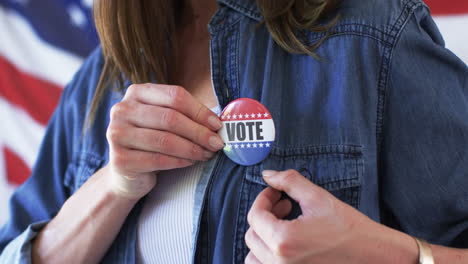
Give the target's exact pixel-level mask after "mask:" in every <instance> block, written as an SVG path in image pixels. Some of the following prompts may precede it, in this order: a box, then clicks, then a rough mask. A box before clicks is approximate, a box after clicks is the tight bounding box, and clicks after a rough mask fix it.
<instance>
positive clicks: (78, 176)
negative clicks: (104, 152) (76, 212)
mask: <svg viewBox="0 0 468 264" xmlns="http://www.w3.org/2000/svg"><path fill="white" fill-rule="evenodd" d="M103 163H104V159H103V158H101V157H99V156H98V155H95V154H92V153H87V152H82V153H79V155H76V156H75V157H74V158H73V159H72V161H71V162H70V163H69V164H68V167H67V170H66V172H65V178H64V185H65V186H66V187H67V188H68V189H69V190H70V194H73V193H74V192H76V191H77V190H78V189H79V188H80V187H81V186H82V185H83V184H84V183H85V182H86V181H87V180H88V179H89V178H90V177H91V175H93V174H94V173H95V172H96V171H97V170H98V169H99V168H101V167H102V165H103Z"/></svg>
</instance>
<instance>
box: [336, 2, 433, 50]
mask: <svg viewBox="0 0 468 264" xmlns="http://www.w3.org/2000/svg"><path fill="white" fill-rule="evenodd" d="M339 12H340V21H339V23H338V24H337V25H336V27H335V28H334V32H333V33H334V34H343V33H350V34H358V35H362V36H366V35H367V36H370V37H373V38H375V39H378V40H381V41H384V42H385V43H394V41H395V40H396V39H397V38H398V35H399V34H401V32H402V31H403V29H404V28H405V26H406V24H407V23H408V21H410V19H411V18H412V17H413V16H414V15H415V14H416V13H417V14H418V15H419V16H420V17H424V16H427V17H430V11H429V8H428V7H427V5H426V4H425V3H424V2H423V1H422V0H346V1H343V2H342V4H341V6H340V10H339Z"/></svg>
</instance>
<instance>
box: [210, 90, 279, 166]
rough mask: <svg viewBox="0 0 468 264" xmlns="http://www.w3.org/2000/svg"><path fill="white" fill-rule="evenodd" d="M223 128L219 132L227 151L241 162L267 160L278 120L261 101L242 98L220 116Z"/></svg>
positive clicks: (236, 161) (227, 153)
mask: <svg viewBox="0 0 468 264" xmlns="http://www.w3.org/2000/svg"><path fill="white" fill-rule="evenodd" d="M220 119H221V122H222V123H223V128H221V130H220V131H219V132H218V133H219V135H220V136H221V138H222V139H223V141H224V143H225V147H224V149H223V150H224V153H225V154H226V156H228V157H229V158H230V159H231V160H232V161H234V162H235V163H238V164H240V165H245V166H248V165H253V164H256V163H259V162H261V161H262V160H264V159H265V158H266V157H267V156H268V154H269V153H270V150H271V145H272V143H273V141H274V140H275V124H274V123H273V119H272V118H271V114H270V112H269V111H268V110H267V109H266V107H265V106H264V105H262V104H261V103H260V102H258V101H256V100H253V99H249V98H240V99H237V100H234V101H232V102H231V103H229V104H228V105H227V106H226V108H224V110H223V112H222V113H221V116H220Z"/></svg>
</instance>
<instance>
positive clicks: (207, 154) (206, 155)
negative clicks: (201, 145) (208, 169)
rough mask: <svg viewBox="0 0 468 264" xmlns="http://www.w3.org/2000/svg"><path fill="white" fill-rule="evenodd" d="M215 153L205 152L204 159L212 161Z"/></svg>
mask: <svg viewBox="0 0 468 264" xmlns="http://www.w3.org/2000/svg"><path fill="white" fill-rule="evenodd" d="M213 155H214V153H213V152H211V151H206V150H205V151H203V157H205V159H211V158H212V157H213Z"/></svg>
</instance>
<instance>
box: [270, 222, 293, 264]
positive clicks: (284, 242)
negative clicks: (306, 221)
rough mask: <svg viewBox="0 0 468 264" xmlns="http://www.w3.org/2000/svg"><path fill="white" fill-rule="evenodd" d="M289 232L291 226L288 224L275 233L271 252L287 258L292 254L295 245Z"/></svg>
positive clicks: (290, 231)
mask: <svg viewBox="0 0 468 264" xmlns="http://www.w3.org/2000/svg"><path fill="white" fill-rule="evenodd" d="M291 233H292V230H291V226H288V225H286V226H285V227H284V228H283V229H282V230H280V231H279V232H277V233H276V236H275V237H274V241H273V253H274V254H275V255H276V256H277V257H280V258H288V257H292V256H294V254H295V249H296V248H297V246H296V245H295V243H294V238H293V237H292V235H291Z"/></svg>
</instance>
